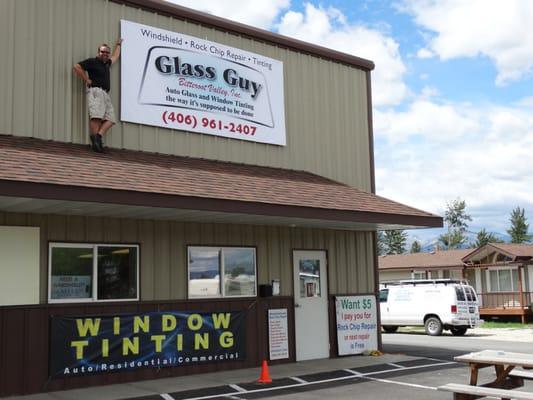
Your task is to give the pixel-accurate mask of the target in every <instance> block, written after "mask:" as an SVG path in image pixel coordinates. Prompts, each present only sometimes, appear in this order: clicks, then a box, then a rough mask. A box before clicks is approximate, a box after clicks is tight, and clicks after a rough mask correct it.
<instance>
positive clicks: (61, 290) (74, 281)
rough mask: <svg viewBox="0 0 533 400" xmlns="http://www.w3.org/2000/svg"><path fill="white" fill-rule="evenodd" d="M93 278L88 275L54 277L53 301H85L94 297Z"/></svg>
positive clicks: (52, 283)
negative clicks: (92, 290)
mask: <svg viewBox="0 0 533 400" xmlns="http://www.w3.org/2000/svg"><path fill="white" fill-rule="evenodd" d="M91 281H92V277H91V276H87V275H53V276H52V282H51V298H52V299H85V298H88V297H91V296H92V292H91Z"/></svg>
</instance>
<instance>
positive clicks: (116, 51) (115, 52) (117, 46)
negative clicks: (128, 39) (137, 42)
mask: <svg viewBox="0 0 533 400" xmlns="http://www.w3.org/2000/svg"><path fill="white" fill-rule="evenodd" d="M121 44H122V39H118V40H117V43H116V44H115V49H114V50H113V54H111V57H109V58H110V59H111V64H114V63H116V62H117V60H118V59H119V57H120V45H121Z"/></svg>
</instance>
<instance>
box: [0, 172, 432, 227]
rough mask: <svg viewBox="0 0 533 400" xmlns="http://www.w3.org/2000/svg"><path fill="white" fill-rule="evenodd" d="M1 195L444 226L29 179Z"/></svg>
mask: <svg viewBox="0 0 533 400" xmlns="http://www.w3.org/2000/svg"><path fill="white" fill-rule="evenodd" d="M0 196H10V197H24V198H36V199H46V200H65V201H83V202H92V203H106V204H121V205H131V206H145V207H155V208H157V207H161V208H175V209H189V210H200V211H216V212H228V213H239V214H254V215H264V216H277V217H287V218H303V219H318V220H330V221H350V222H354V223H365V224H376V225H377V224H389V225H398V226H415V227H440V226H442V218H441V217H438V216H419V215H401V214H388V213H379V212H369V211H349V210H337V209H324V208H316V207H303V206H296V205H283V204H269V203H259V202H246V201H237V200H228V199H219V198H206V197H194V196H181V195H170V194H162V193H151V192H139V191H130V190H117V189H107V188H106V189H103V188H92V187H85V186H71V185H59V184H52V183H36V182H26V181H12V180H0Z"/></svg>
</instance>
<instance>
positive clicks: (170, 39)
mask: <svg viewBox="0 0 533 400" xmlns="http://www.w3.org/2000/svg"><path fill="white" fill-rule="evenodd" d="M121 35H122V38H123V39H124V41H123V43H122V55H121V68H122V69H121V71H122V73H121V77H122V80H121V120H122V121H128V122H136V123H140V124H147V125H154V126H159V127H164V128H171V129H179V130H185V131H192V132H201V133H207V134H210V135H217V136H224V137H229V138H235V139H243V140H250V141H255V142H262V143H270V144H277V145H285V143H286V138H285V105H284V98H283V63H282V62H281V61H278V60H274V59H271V58H268V57H264V56H262V55H259V54H254V53H250V52H247V51H244V50H240V49H236V48H233V47H228V46H225V45H222V44H220V43H215V42H211V41H208V40H204V39H200V38H196V37H192V36H187V35H184V34H181V33H176V32H171V31H167V30H163V29H159V28H155V27H151V26H147V25H141V24H138V23H134V22H130V21H125V20H122V21H121Z"/></svg>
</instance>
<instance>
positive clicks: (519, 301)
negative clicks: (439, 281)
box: [379, 243, 533, 322]
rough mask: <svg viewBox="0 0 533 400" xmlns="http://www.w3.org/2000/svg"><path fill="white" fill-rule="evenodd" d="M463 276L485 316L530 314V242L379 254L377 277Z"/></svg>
mask: <svg viewBox="0 0 533 400" xmlns="http://www.w3.org/2000/svg"><path fill="white" fill-rule="evenodd" d="M436 278H452V279H466V280H468V282H469V283H470V284H471V285H472V286H473V287H474V288H475V289H476V291H477V293H478V297H479V303H480V314H481V316H482V317H484V318H493V317H509V316H514V317H518V318H520V320H521V321H522V322H525V321H526V320H527V319H529V318H531V316H532V315H533V313H532V308H531V304H532V291H533V289H532V288H533V245H531V244H504V243H489V244H487V245H485V246H482V247H479V248H477V249H459V250H441V251H434V252H431V253H411V254H398V255H386V256H380V257H379V281H380V282H386V281H396V280H402V279H436Z"/></svg>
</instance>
